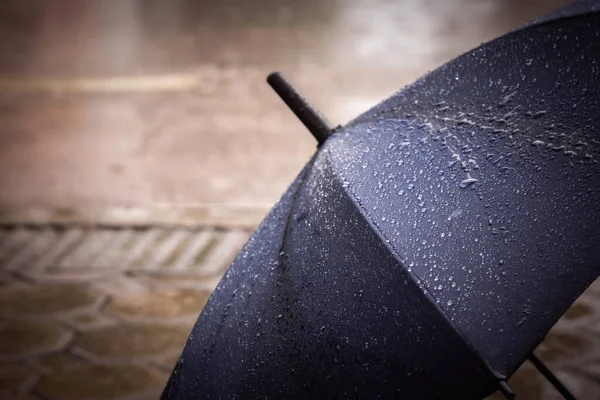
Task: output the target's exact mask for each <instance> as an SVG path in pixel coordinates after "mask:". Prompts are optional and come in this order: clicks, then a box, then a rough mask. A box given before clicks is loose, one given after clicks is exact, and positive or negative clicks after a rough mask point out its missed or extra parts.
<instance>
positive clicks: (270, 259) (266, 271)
mask: <svg viewBox="0 0 600 400" xmlns="http://www.w3.org/2000/svg"><path fill="white" fill-rule="evenodd" d="M310 165H311V163H309V164H307V166H306V167H305V169H304V170H303V172H301V173H300V175H299V177H298V178H297V179H296V180H295V181H294V183H293V184H292V185H291V186H290V188H289V189H288V190H287V191H286V192H285V193H284V194H283V196H282V197H281V199H280V200H279V201H278V203H277V204H276V205H275V206H274V207H273V209H272V210H271V211H270V212H269V214H268V215H267V216H266V217H265V219H264V220H263V222H262V223H261V224H260V225H259V227H258V228H257V229H256V231H255V232H254V233H253V234H252V236H251V237H250V239H249V240H248V243H246V245H245V246H244V248H243V249H242V250H241V251H240V253H239V254H238V256H237V257H236V259H235V260H234V262H233V264H232V265H231V266H230V268H229V269H228V270H227V272H226V273H225V274H224V277H223V279H221V281H220V282H219V285H218V286H217V288H216V289H215V291H214V292H213V294H212V295H211V297H210V299H209V300H208V302H207V304H206V305H205V307H204V310H203V311H202V313H201V314H200V316H199V318H198V321H197V322H196V324H195V326H194V328H193V329H192V332H191V334H190V336H189V338H188V341H187V343H186V345H185V347H184V350H183V353H182V355H181V357H180V359H179V360H178V362H177V364H176V366H175V368H174V370H173V372H172V374H171V377H170V379H169V382H168V383H167V386H166V388H165V390H164V392H163V397H162V398H164V399H197V398H199V397H200V396H201V397H203V398H231V397H232V396H233V395H234V394H235V393H240V392H242V389H243V386H244V384H245V383H244V379H245V377H246V375H247V374H251V373H252V371H253V369H254V368H256V365H255V364H254V361H255V360H254V359H253V357H254V355H253V354H250V351H249V350H250V349H252V348H253V347H252V346H253V343H254V342H255V341H256V340H257V339H258V338H259V337H260V332H261V326H262V324H263V323H265V322H264V321H265V320H266V317H267V315H263V309H261V308H254V303H255V302H256V300H254V299H256V297H259V302H260V301H264V302H265V304H264V307H265V308H267V307H269V306H270V300H271V299H270V294H269V291H270V290H271V289H270V286H271V281H272V275H273V273H274V270H275V269H276V267H277V260H278V258H279V253H280V251H281V246H282V244H283V238H282V235H283V232H284V231H285V226H286V222H287V216H288V214H289V212H290V208H291V205H292V202H293V196H294V193H295V192H296V191H297V188H298V186H299V183H300V178H301V177H302V176H303V174H305V171H306V170H307V169H308V168H309V166H310ZM253 296H254V299H253ZM250 302H252V305H250ZM232 342H233V343H232ZM242 350H244V351H242ZM250 363H252V364H250ZM258 385H259V383H257V386H258Z"/></svg>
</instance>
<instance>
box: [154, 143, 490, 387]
mask: <svg viewBox="0 0 600 400" xmlns="http://www.w3.org/2000/svg"><path fill="white" fill-rule="evenodd" d="M327 158H328V155H327V154H326V153H320V154H319V155H318V156H317V160H316V162H315V164H314V165H313V168H312V169H311V170H310V171H308V172H307V175H306V177H305V178H304V180H303V181H302V185H301V186H299V187H298V190H297V191H296V192H295V194H294V198H295V200H294V204H293V206H291V207H292V208H291V212H290V214H289V216H288V217H287V218H286V217H285V216H284V213H285V212H286V211H287V210H289V209H290V201H291V200H290V199H291V197H292V196H291V194H290V192H288V194H286V196H285V197H284V199H283V200H282V204H280V206H278V207H279V208H280V211H275V212H274V213H273V214H272V215H271V216H270V217H268V218H267V219H266V220H265V222H264V223H263V224H262V225H261V228H259V229H258V230H257V232H256V233H255V234H254V235H253V237H252V239H251V240H250V242H249V244H248V245H247V246H246V248H245V249H244V250H243V251H242V253H241V254H240V256H238V258H237V259H236V261H235V262H234V263H233V265H232V266H231V267H230V269H229V271H228V272H227V275H226V277H225V279H224V280H223V282H222V283H221V285H220V286H219V288H218V289H217V291H216V292H215V294H214V295H213V296H212V297H211V299H210V301H209V303H208V305H207V308H206V309H205V311H204V312H203V313H202V315H201V316H200V318H199V320H198V322H197V324H196V326H195V327H194V330H193V332H192V335H191V336H190V340H189V342H188V344H187V345H186V348H185V350H184V353H183V355H182V359H183V361H182V362H180V363H179V364H178V365H177V367H176V370H175V372H174V374H173V377H174V378H172V380H173V382H174V383H173V384H172V385H171V390H170V391H169V390H167V391H166V393H169V394H170V395H169V396H168V397H167V398H178V399H180V398H181V399H185V398H195V396H197V395H198V393H202V395H203V396H204V397H206V398H229V397H232V396H234V395H236V396H238V397H240V398H265V397H266V398H312V397H317V398H370V397H377V396H381V397H383V398H397V397H398V396H407V397H410V398H423V399H424V398H428V399H436V398H437V399H446V398H463V399H471V398H472V399H478V398H481V397H483V396H485V395H487V394H489V393H490V392H492V391H494V390H495V388H496V383H495V379H494V378H493V377H492V376H491V375H490V374H489V372H488V371H487V370H486V369H485V368H484V366H483V365H482V364H481V362H480V360H478V359H477V357H476V356H475V355H474V353H473V352H472V350H471V349H470V348H469V347H468V346H467V345H466V344H465V343H464V342H463V338H462V337H460V335H459V334H458V333H457V332H456V331H455V330H454V328H453V327H452V325H451V324H449V322H448V320H447V319H446V318H445V317H444V316H443V315H441V314H440V312H439V310H438V309H437V307H436V306H435V304H434V302H433V300H432V299H431V298H430V297H429V296H428V295H427V294H426V293H424V292H423V289H422V288H420V287H419V286H418V284H417V282H416V281H415V280H414V279H413V277H412V276H411V275H410V273H409V272H408V271H407V270H406V269H405V268H404V267H403V265H402V264H401V263H400V262H399V260H398V259H397V257H396V256H395V255H394V254H393V253H392V252H391V249H390V248H389V247H388V246H387V245H386V244H385V243H384V242H383V241H382V238H381V237H380V236H378V235H377V234H376V233H375V232H374V231H373V229H372V228H371V226H370V224H369V222H368V221H367V220H366V219H365V218H364V215H363V214H361V212H360V211H359V210H358V209H357V207H356V204H355V202H354V201H353V200H352V199H351V198H349V197H348V194H347V193H346V188H344V187H343V182H340V181H338V180H337V179H338V177H337V175H336V174H335V173H334V172H333V171H332V170H331V168H330V166H329V163H328V161H327ZM294 190H295V188H294V187H293V188H292V189H290V191H292V192H293V191H294ZM284 210H285V211H284ZM177 376H178V377H179V378H177ZM178 388H182V389H181V390H180V391H179V392H178V391H177V390H178ZM185 388H188V389H187V391H184V389H185ZM191 388H193V389H191Z"/></svg>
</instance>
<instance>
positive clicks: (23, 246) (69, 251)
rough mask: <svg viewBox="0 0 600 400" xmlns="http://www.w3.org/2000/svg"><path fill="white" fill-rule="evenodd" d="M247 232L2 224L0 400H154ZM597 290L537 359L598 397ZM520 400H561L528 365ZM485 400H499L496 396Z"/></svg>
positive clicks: (584, 394)
mask: <svg viewBox="0 0 600 400" xmlns="http://www.w3.org/2000/svg"><path fill="white" fill-rule="evenodd" d="M248 235H249V232H248V231H242V230H219V229H212V228H197V229H188V228H178V229H175V228H173V229H166V228H153V227H146V228H131V227H122V228H120V229H116V228H98V227H96V228H93V227H49V226H41V227H14V226H13V227H8V226H5V227H0V260H1V261H0V400H4V399H7V400H8V399H11V400H12V399H16V400H19V399H28V400H34V399H35V400H63V399H64V400H85V399H89V400H103V399H122V400H137V399H156V398H158V397H159V395H160V392H161V390H162V388H163V386H164V384H165V382H166V379H167V377H168V375H169V373H170V370H171V368H172V366H173V365H174V363H175V362H176V360H177V357H178V356H179V353H180V351H181V349H182V347H183V344H184V343H185V340H186V338H187V335H188V333H189V331H190V329H191V327H192V325H193V323H194V321H195V319H196V318H197V316H198V313H199V312H200V310H201V309H202V308H203V306H204V304H205V303H206V301H207V300H208V297H209V296H210V293H211V292H212V290H214V287H215V286H216V284H217V283H218V281H219V279H220V277H221V275H222V274H223V272H224V271H225V269H226V267H227V265H228V264H229V263H230V262H231V260H232V258H233V257H234V256H235V254H237V252H238V251H239V249H240V248H241V246H242V245H243V243H244V242H245V240H246V238H247V237H248ZM599 338H600V283H599V282H597V283H596V284H594V285H592V287H591V288H590V289H588V291H586V293H585V294H584V295H583V296H582V297H581V298H580V299H579V300H578V301H577V302H576V303H575V305H573V307H571V309H570V310H569V311H568V312H567V313H566V314H565V315H564V316H563V318H562V319H561V320H560V321H559V323H558V324H557V325H556V326H555V327H554V328H553V329H552V331H551V332H550V333H549V335H548V336H547V338H546V340H545V341H544V342H543V343H542V344H541V345H540V346H539V347H538V349H537V350H536V354H537V355H538V356H539V357H540V358H541V359H543V360H544V361H546V362H547V364H548V365H549V366H550V367H551V368H552V369H553V370H554V371H555V372H556V373H557V374H558V375H559V377H560V378H561V379H563V380H564V382H565V383H566V384H567V385H568V386H569V388H571V389H572V390H573V392H575V394H576V395H577V396H579V399H588V400H597V399H600V340H599ZM510 384H511V386H512V387H513V388H514V390H515V391H516V392H517V393H518V394H519V397H518V398H519V399H529V400H542V399H544V400H546V399H549V400H553V399H559V398H560V397H559V396H558V395H557V393H555V392H554V390H553V388H552V387H551V386H550V385H549V384H548V383H547V382H545V381H544V380H543V379H542V377H541V376H540V375H539V374H538V373H537V372H536V371H535V370H534V369H533V367H532V366H531V365H530V364H528V363H527V362H526V363H525V364H524V365H523V367H522V368H521V369H520V370H519V371H518V372H517V374H516V375H515V376H514V377H513V378H512V379H511V381H510ZM491 399H493V400H498V399H502V397H500V396H498V395H494V396H492V397H491Z"/></svg>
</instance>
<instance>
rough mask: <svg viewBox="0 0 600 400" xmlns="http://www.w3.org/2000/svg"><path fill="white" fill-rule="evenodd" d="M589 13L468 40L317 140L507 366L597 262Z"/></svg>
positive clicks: (599, 220) (598, 107)
mask: <svg viewBox="0 0 600 400" xmlns="http://www.w3.org/2000/svg"><path fill="white" fill-rule="evenodd" d="M599 31H600V17H598V15H593V16H585V17H581V18H578V19H567V20H561V21H557V22H552V23H549V24H544V25H538V26H535V27H532V28H527V29H524V30H521V31H518V32H515V33H513V34H510V35H508V36H506V37H503V38H501V39H498V40H496V41H494V42H492V43H489V44H487V45H486V46H484V47H481V48H479V49H476V50H474V51H472V52H470V53H468V54H466V55H464V56H462V57H460V58H458V59H457V60H455V61H453V62H450V63H449V64H447V65H445V66H444V67H442V68H440V69H439V70H436V71H434V72H433V73H431V74H429V75H427V76H426V77H424V78H423V79H421V80H419V81H418V82H417V83H415V84H414V85H412V86H410V87H408V88H407V89H405V90H403V91H401V92H399V93H398V94H396V95H395V96H393V97H392V98H390V99H389V100H387V101H385V102H384V103H382V104H381V105H379V106H377V107H376V108H375V109H374V110H372V111H369V112H367V113H366V114H365V115H363V116H361V117H359V118H358V119H357V120H356V121H354V122H353V123H352V124H351V125H350V127H349V128H347V129H346V130H345V131H343V132H340V133H337V134H336V135H334V136H333V137H332V138H331V139H330V140H329V141H328V142H327V144H326V146H327V147H326V148H327V149H328V150H329V151H330V152H331V160H332V163H333V165H334V169H335V170H336V171H337V172H338V174H339V175H340V177H341V178H340V179H342V180H343V181H345V182H347V186H348V190H349V191H351V192H352V193H353V194H354V196H356V197H357V198H359V199H360V201H361V206H362V207H363V209H364V210H365V212H368V213H369V215H370V218H371V219H372V221H373V224H374V225H375V226H377V228H378V229H379V230H380V232H381V234H382V236H384V237H385V238H387V239H389V240H390V243H391V245H392V246H393V247H394V248H395V249H396V251H397V252H398V253H399V254H400V255H401V256H402V257H403V258H404V259H405V262H406V263H407V265H409V266H411V265H412V267H411V269H412V271H413V273H414V274H415V275H416V276H417V277H418V279H420V280H421V281H422V282H423V284H424V285H425V286H426V287H427V288H428V290H429V292H430V293H431V294H432V295H433V296H434V297H435V298H436V299H438V300H439V304H440V307H442V308H443V309H444V310H445V312H446V314H447V315H448V316H449V317H450V318H451V319H452V321H453V322H454V323H455V324H456V326H458V327H459V329H460V331H461V332H462V333H463V334H465V336H466V337H467V338H468V340H469V341H470V343H471V344H472V345H473V346H474V347H475V348H476V349H477V350H478V351H479V352H480V353H481V354H482V355H483V356H484V357H485V359H486V360H488V361H489V362H490V364H491V365H492V367H493V368H494V369H495V370H497V371H498V372H502V373H504V374H507V375H510V374H512V372H514V371H515V370H516V368H517V367H518V366H519V365H520V363H521V362H522V361H523V359H524V357H526V355H527V354H528V353H529V352H530V351H531V350H533V348H534V347H535V346H536V345H537V344H538V343H539V341H540V340H541V339H542V338H543V337H544V335H545V334H546V332H547V331H548V330H549V329H550V328H551V326H552V325H553V324H554V323H555V322H556V321H557V320H558V318H559V317H560V315H562V314H563V312H564V311H565V310H566V309H567V308H568V306H569V305H570V304H571V303H572V302H573V301H574V300H575V299H576V298H577V296H579V295H580V294H581V293H582V292H583V291H584V290H585V288H586V287H587V286H588V285H589V284H590V283H591V282H592V281H593V280H594V279H595V278H596V277H597V276H598V274H599V272H600V246H599V245H598V237H600V228H599V227H600V214H599V213H598V211H597V210H599V209H600V167H599V164H598V160H600V136H599V135H598V129H600V104H599V103H600V85H598V82H600V67H599V65H598V61H599V60H598V59H599V57H600V40H599Z"/></svg>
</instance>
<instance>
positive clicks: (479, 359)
mask: <svg viewBox="0 0 600 400" xmlns="http://www.w3.org/2000/svg"><path fill="white" fill-rule="evenodd" d="M326 162H327V163H328V164H329V166H330V168H331V170H332V172H333V173H334V174H335V175H336V176H338V177H339V178H341V179H342V181H345V177H344V175H343V173H342V172H341V171H337V170H336V169H335V168H334V166H333V163H332V161H331V160H330V158H329V157H326ZM346 193H348V195H349V197H350V200H351V201H352V202H353V203H354V204H355V205H356V206H357V209H358V210H359V211H360V214H361V215H362V216H363V218H364V219H365V220H366V222H367V224H368V225H369V226H370V227H371V228H372V229H373V232H374V233H375V234H377V235H378V236H379V237H380V238H382V239H384V242H385V243H384V246H386V247H387V248H388V250H389V251H390V252H391V253H392V254H393V255H394V256H395V257H396V259H397V260H398V262H399V263H400V265H401V266H402V268H404V269H405V270H406V271H408V274H409V276H410V277H411V278H412V279H413V281H415V283H416V284H417V285H418V286H419V287H421V288H424V289H425V291H426V293H424V294H425V297H426V298H427V300H428V301H429V302H430V303H431V304H432V305H433V307H435V309H436V310H437V311H438V312H439V313H440V314H441V315H442V316H443V317H444V320H445V321H446V322H447V323H448V325H450V327H451V328H452V329H453V330H454V331H455V332H456V333H457V334H458V336H459V337H460V338H461V339H462V340H463V342H464V343H465V344H466V345H467V348H468V349H469V350H470V353H471V356H472V361H473V362H474V363H476V365H477V366H479V367H483V369H484V370H485V372H487V373H488V374H489V375H490V377H492V378H493V379H494V380H495V381H504V380H505V377H503V376H500V374H498V373H497V372H496V371H494V370H493V369H492V367H491V366H490V365H489V364H488V363H487V361H485V359H484V358H483V357H482V356H481V354H479V352H478V351H477V350H476V349H475V347H473V345H472V344H471V342H470V341H469V340H468V339H467V337H466V336H465V335H464V334H463V332H462V331H461V330H460V329H459V328H458V327H457V326H456V324H455V323H454V322H453V321H452V320H451V319H450V317H449V316H448V314H447V313H446V311H445V310H444V309H443V308H441V307H440V306H439V305H438V304H437V303H436V302H435V299H434V296H433V294H432V293H431V292H430V290H429V288H428V287H427V286H426V285H425V284H424V283H423V282H422V280H421V279H420V278H419V277H418V276H417V275H416V274H415V273H414V272H412V271H410V270H408V268H406V266H405V265H404V263H403V262H402V258H401V255H400V254H399V253H398V251H396V249H395V248H394V247H393V246H392V245H391V241H390V240H389V239H388V238H387V236H386V235H385V234H384V233H383V232H382V230H381V229H380V228H379V226H378V225H377V222H375V220H374V219H373V218H372V217H371V215H370V214H369V212H368V211H367V210H366V208H365V207H363V206H362V205H361V204H360V202H359V201H358V199H357V197H356V195H355V194H354V192H353V191H352V188H351V187H347V188H346Z"/></svg>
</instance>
